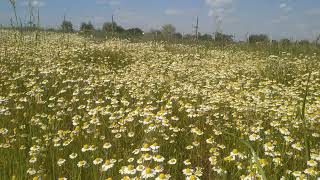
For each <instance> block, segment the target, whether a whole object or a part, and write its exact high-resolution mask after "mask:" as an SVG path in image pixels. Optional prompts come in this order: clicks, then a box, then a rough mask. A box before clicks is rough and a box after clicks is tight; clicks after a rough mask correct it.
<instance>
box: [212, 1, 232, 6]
mask: <svg viewBox="0 0 320 180" xmlns="http://www.w3.org/2000/svg"><path fill="white" fill-rule="evenodd" d="M232 2H233V0H206V3H207V4H208V5H209V6H211V7H223V6H226V5H229V4H231V3H232Z"/></svg>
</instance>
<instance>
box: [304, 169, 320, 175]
mask: <svg viewBox="0 0 320 180" xmlns="http://www.w3.org/2000/svg"><path fill="white" fill-rule="evenodd" d="M303 172H304V173H306V174H308V175H310V176H316V175H318V172H317V171H316V170H315V169H314V167H311V168H307V169H305V170H304V171H303Z"/></svg>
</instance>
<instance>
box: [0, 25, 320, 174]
mask: <svg viewBox="0 0 320 180" xmlns="http://www.w3.org/2000/svg"><path fill="white" fill-rule="evenodd" d="M35 37H37V40H36V39H35ZM0 42H1V43H0V179H1V180H2V179H3V180H20V179H23V180H25V179H35V180H36V179H41V180H51V179H53V180H54V179H56V180H58V179H59V180H65V179H68V180H70V179H71V180H73V179H74V180H91V179H92V180H95V179H96V180H105V179H108V180H109V179H115V180H120V179H135V180H137V179H156V180H160V179H177V180H180V179H188V180H195V179H204V180H211V179H212V180H214V179H228V180H229V179H247V180H255V179H282V180H286V179H288V180H289V179H317V178H318V177H319V176H320V61H319V55H318V54H300V55H293V54H290V53H287V52H280V53H278V54H274V55H266V53H263V52H250V51H242V50H239V49H238V50H236V49H233V48H232V47H231V46H230V47H229V48H226V49H224V50H221V49H217V48H214V47H212V48H208V47H207V46H202V45H201V44H198V45H186V44H171V43H165V42H142V43H134V42H130V41H129V40H119V39H112V40H110V39H109V40H104V41H101V40H100V41H99V42H98V41H94V40H93V39H92V38H89V37H84V36H80V35H77V34H63V33H49V32H40V34H38V35H37V36H36V35H35V33H29V34H25V35H24V36H20V35H19V32H18V31H13V30H0Z"/></svg>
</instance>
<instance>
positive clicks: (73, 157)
mask: <svg viewBox="0 0 320 180" xmlns="http://www.w3.org/2000/svg"><path fill="white" fill-rule="evenodd" d="M77 156H78V154H77V153H72V154H70V155H69V158H70V159H75V158H77Z"/></svg>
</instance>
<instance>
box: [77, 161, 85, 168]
mask: <svg viewBox="0 0 320 180" xmlns="http://www.w3.org/2000/svg"><path fill="white" fill-rule="evenodd" d="M86 165H87V161H84V160H82V161H79V162H78V163H77V166H78V167H85V166H86Z"/></svg>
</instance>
